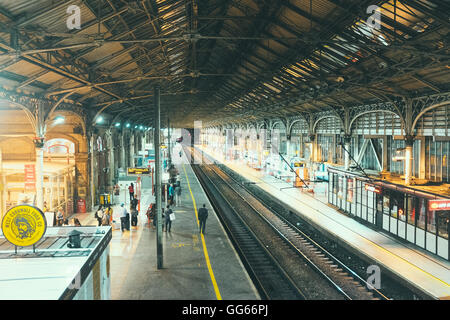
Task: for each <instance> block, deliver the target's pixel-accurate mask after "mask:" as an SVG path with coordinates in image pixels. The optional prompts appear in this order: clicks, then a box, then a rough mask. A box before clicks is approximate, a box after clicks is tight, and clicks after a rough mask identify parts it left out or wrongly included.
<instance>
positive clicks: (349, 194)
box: [347, 179, 353, 202]
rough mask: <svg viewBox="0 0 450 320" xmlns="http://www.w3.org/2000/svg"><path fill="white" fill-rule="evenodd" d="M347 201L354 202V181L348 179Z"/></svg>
mask: <svg viewBox="0 0 450 320" xmlns="http://www.w3.org/2000/svg"><path fill="white" fill-rule="evenodd" d="M347 201H348V202H353V179H347Z"/></svg>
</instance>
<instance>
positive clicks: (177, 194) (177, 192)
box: [174, 181, 181, 206]
mask: <svg viewBox="0 0 450 320" xmlns="http://www.w3.org/2000/svg"><path fill="white" fill-rule="evenodd" d="M178 182H179V181H178ZM174 193H175V199H176V203H175V204H176V205H177V206H181V186H180V184H179V183H177V184H176V185H175V190H174Z"/></svg>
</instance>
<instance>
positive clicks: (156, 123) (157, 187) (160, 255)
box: [153, 85, 163, 269]
mask: <svg viewBox="0 0 450 320" xmlns="http://www.w3.org/2000/svg"><path fill="white" fill-rule="evenodd" d="M153 106H154V108H155V115H154V127H155V134H154V136H153V139H154V146H155V199H156V257H157V268H158V269H162V268H163V247H162V208H161V146H160V144H161V143H160V134H161V105H160V87H159V85H155V86H154V95H153Z"/></svg>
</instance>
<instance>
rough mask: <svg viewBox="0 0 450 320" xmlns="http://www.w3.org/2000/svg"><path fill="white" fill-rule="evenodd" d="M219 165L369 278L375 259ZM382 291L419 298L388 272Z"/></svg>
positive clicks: (398, 297)
mask: <svg viewBox="0 0 450 320" xmlns="http://www.w3.org/2000/svg"><path fill="white" fill-rule="evenodd" d="M218 167H219V168H220V169H222V170H223V171H224V172H225V173H226V174H228V175H229V176H231V177H232V178H233V179H235V180H236V181H239V182H240V183H244V185H245V189H246V190H248V191H249V192H250V193H251V194H252V195H256V198H258V199H261V200H262V201H263V202H264V204H265V205H266V206H268V207H269V208H270V209H272V210H274V211H275V212H277V213H278V214H280V215H282V216H283V217H284V218H285V219H286V220H288V221H289V222H291V223H292V224H294V225H296V226H297V227H298V228H299V229H300V230H301V231H302V232H304V233H305V234H307V235H308V237H310V238H311V239H313V240H314V241H316V242H317V243H319V244H320V245H321V246H322V247H324V248H326V250H327V251H328V252H330V253H331V254H332V255H334V256H335V257H337V258H338V259H339V260H341V261H342V262H344V263H345V264H346V265H347V266H348V267H349V268H351V269H352V270H353V271H354V272H355V273H357V274H358V275H359V276H360V277H362V278H363V279H366V278H367V277H368V274H367V268H368V267H369V266H370V265H373V264H374V262H371V261H366V260H363V259H362V258H360V257H359V256H357V255H356V254H353V253H352V252H350V251H349V250H348V249H346V248H343V247H342V246H341V245H339V244H338V243H337V242H336V241H334V240H333V239H331V238H330V237H327V236H326V235H324V234H323V233H322V232H320V230H317V229H316V228H314V227H313V226H312V225H311V224H310V223H308V222H307V221H306V220H304V219H302V218H301V217H300V216H299V215H298V214H297V213H295V211H294V210H293V209H292V208H288V207H287V206H286V205H285V204H284V203H281V202H280V200H278V199H276V198H275V197H274V196H272V195H270V194H268V193H267V192H266V191H264V190H262V189H261V188H259V187H258V186H257V185H255V184H252V183H251V182H250V181H249V180H247V179H245V178H244V177H242V176H241V175H239V174H237V173H236V172H234V171H233V170H231V169H230V168H228V167H226V166H224V165H223V164H219V165H218ZM380 291H381V292H383V294H385V295H386V296H387V297H389V298H390V299H393V300H418V299H421V298H420V297H419V296H418V295H417V294H415V293H414V292H412V291H411V290H410V289H408V288H406V287H405V286H404V285H402V284H401V283H399V282H398V281H396V280H394V279H392V278H391V277H389V276H388V275H386V274H384V273H383V272H382V278H381V289H380Z"/></svg>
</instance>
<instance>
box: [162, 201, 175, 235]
mask: <svg viewBox="0 0 450 320" xmlns="http://www.w3.org/2000/svg"><path fill="white" fill-rule="evenodd" d="M171 214H173V211H172V209H170V206H167V210H166V212H165V219H164V225H165V228H166V232H170V229H171V228H172V219H171V217H170V215H171Z"/></svg>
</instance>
